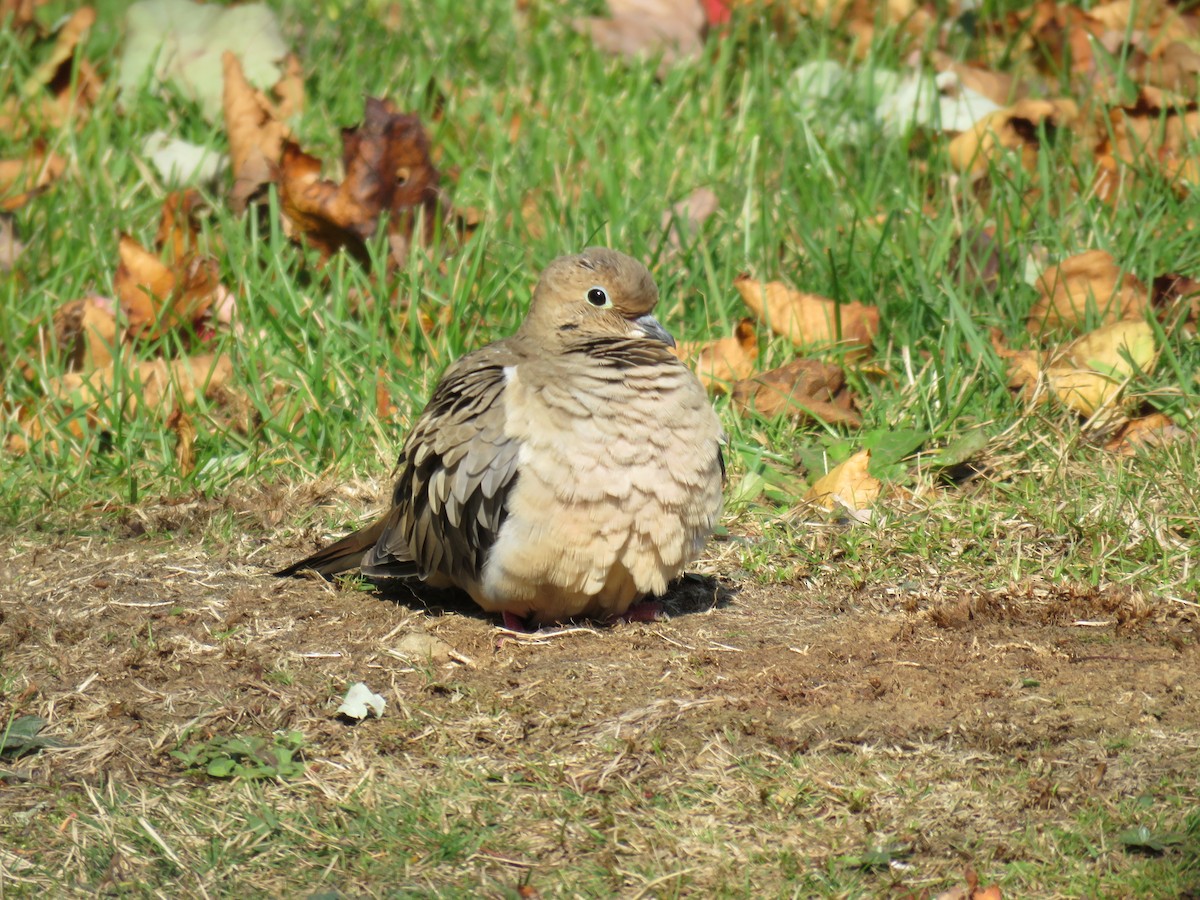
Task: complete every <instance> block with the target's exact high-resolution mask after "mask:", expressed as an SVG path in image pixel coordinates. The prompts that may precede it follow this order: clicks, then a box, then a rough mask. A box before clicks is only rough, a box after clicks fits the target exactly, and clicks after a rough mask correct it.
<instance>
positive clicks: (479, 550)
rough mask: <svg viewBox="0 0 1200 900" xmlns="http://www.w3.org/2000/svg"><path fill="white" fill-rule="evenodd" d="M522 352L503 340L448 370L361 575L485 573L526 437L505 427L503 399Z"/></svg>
mask: <svg viewBox="0 0 1200 900" xmlns="http://www.w3.org/2000/svg"><path fill="white" fill-rule="evenodd" d="M517 362H518V357H517V356H516V355H515V354H514V353H513V352H512V350H511V349H510V348H509V347H508V346H507V344H506V343H505V342H500V343H499V344H492V345H491V346H488V347H484V348H483V349H481V350H478V351H476V352H475V353H471V354H468V355H467V356H465V357H463V358H462V359H460V360H459V361H458V362H457V363H455V364H454V365H453V366H451V367H450V368H449V369H448V370H447V371H446V374H445V375H444V376H443V377H442V380H441V382H440V383H439V384H438V386H437V389H436V390H435V391H434V394H433V397H431V398H430V400H429V404H428V405H427V406H426V407H425V411H424V412H423V413H422V414H421V417H420V418H419V419H418V420H417V423H416V425H415V426H414V427H413V430H412V432H411V433H410V434H409V436H408V440H407V441H405V444H404V449H403V450H402V451H401V453H400V459H399V461H398V462H397V465H396V467H397V470H398V471H399V473H400V475H399V478H398V479H397V481H396V488H395V491H394V493H393V497H392V502H393V509H392V510H391V512H390V513H389V514H388V517H387V524H386V525H385V527H384V530H383V532H382V533H381V534H380V536H379V538H378V540H377V541H376V543H375V546H374V547H373V548H372V549H371V550H370V551H369V552H368V553H367V555H366V556H365V557H364V559H363V565H362V571H363V574H364V575H366V576H368V577H409V576H411V575H414V574H417V575H420V576H421V577H422V578H431V577H433V576H442V577H444V578H449V580H450V581H452V582H453V583H454V584H457V585H459V586H465V585H467V584H470V583H473V582H476V581H478V579H479V575H480V572H481V571H482V570H483V565H484V562H485V561H486V558H487V553H488V550H489V549H491V547H492V545H493V544H494V543H495V541H496V535H497V534H498V533H499V531H500V527H501V525H502V524H503V523H504V519H505V516H506V515H507V503H506V498H507V497H508V494H509V492H510V491H511V490H512V488H513V486H514V484H515V483H516V480H517V455H518V452H519V450H520V444H519V442H518V441H517V440H516V439H514V438H512V437H509V436H507V435H506V434H505V399H504V397H505V388H506V385H507V384H508V381H509V375H508V373H507V372H506V369H508V368H509V367H511V366H515V365H516V364H517Z"/></svg>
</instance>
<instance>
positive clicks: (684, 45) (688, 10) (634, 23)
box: [575, 0, 704, 66]
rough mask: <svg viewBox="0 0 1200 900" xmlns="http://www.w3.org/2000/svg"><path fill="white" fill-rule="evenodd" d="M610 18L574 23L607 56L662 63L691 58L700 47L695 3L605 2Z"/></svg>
mask: <svg viewBox="0 0 1200 900" xmlns="http://www.w3.org/2000/svg"><path fill="white" fill-rule="evenodd" d="M608 8H609V13H610V18H607V19H604V18H599V17H590V18H586V19H578V20H576V21H575V29H576V30H577V31H579V32H581V33H583V34H587V35H590V36H591V38H592V40H593V41H595V43H596V46H598V47H599V48H600V49H601V50H604V51H605V52H607V53H612V54H615V55H618V56H625V57H630V58H636V57H639V56H655V55H658V54H661V55H662V64H663V65H664V66H669V65H671V64H672V63H674V62H675V61H677V60H680V59H687V58H689V57H695V56H698V55H699V54H700V50H701V48H702V47H703V45H704V41H703V29H704V9H703V7H702V6H701V5H700V3H699V0H608Z"/></svg>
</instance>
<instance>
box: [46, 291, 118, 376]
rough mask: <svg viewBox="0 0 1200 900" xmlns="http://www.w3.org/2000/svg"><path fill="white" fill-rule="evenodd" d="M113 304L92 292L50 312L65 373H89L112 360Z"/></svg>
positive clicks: (115, 339) (114, 343)
mask: <svg viewBox="0 0 1200 900" xmlns="http://www.w3.org/2000/svg"><path fill="white" fill-rule="evenodd" d="M115 307H116V304H115V303H113V301H112V300H110V299H109V298H107V297H98V296H96V295H92V296H90V297H84V298H83V299H82V300H72V301H71V302H70V303H65V304H63V305H62V306H60V307H59V308H58V309H57V310H55V312H54V317H53V320H52V321H53V326H54V342H55V344H56V345H57V346H58V348H59V350H60V352H62V353H63V354H64V355H65V356H66V367H67V371H69V372H90V371H91V370H92V369H98V368H101V367H102V366H106V365H108V364H109V363H110V362H111V361H112V354H113V350H114V348H115V347H116V346H117V343H118V341H119V340H120V337H119V331H118V328H117V316H116V308H115Z"/></svg>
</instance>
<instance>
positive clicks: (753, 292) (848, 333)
mask: <svg viewBox="0 0 1200 900" xmlns="http://www.w3.org/2000/svg"><path fill="white" fill-rule="evenodd" d="M734 286H735V287H737V289H738V293H740V294H741V295H742V300H743V301H744V302H745V304H746V305H747V306H748V307H750V309H751V311H752V312H753V313H754V314H755V315H756V316H757V317H758V318H759V320H760V321H762V322H763V323H765V324H766V325H767V326H768V327H769V328H770V329H771V330H772V331H774V332H775V333H776V334H779V335H783V336H784V337H786V338H788V339H789V340H791V342H792V343H794V344H795V345H796V346H797V347H805V348H811V347H818V348H828V347H834V348H838V347H841V348H854V349H855V350H857V351H858V352H860V353H861V352H864V351H865V350H866V349H867V348H868V347H870V346H871V342H872V340H873V339H874V337H875V334H876V332H878V331H879V308H878V307H876V306H868V305H867V304H865V303H860V302H858V301H857V300H856V301H854V302H852V303H837V302H836V301H834V300H830V299H828V298H827V297H821V296H819V295H817V294H806V293H803V292H801V291H797V290H793V289H792V288H790V287H788V286H787V285H786V284H783V283H782V282H779V281H771V282H768V283H766V284H763V283H762V282H761V281H755V280H754V279H752V278H749V277H747V276H744V275H743V276H740V277H739V278H737V279H736V280H735V281H734Z"/></svg>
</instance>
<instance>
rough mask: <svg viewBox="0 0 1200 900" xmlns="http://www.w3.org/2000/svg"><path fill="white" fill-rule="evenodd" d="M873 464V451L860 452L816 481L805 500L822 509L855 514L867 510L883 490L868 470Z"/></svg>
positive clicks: (806, 494)
mask: <svg viewBox="0 0 1200 900" xmlns="http://www.w3.org/2000/svg"><path fill="white" fill-rule="evenodd" d="M870 464H871V451H870V450H859V451H858V452H857V453H855V454H854V455H853V456H851V457H850V458H849V459H847V460H846V461H845V462H843V463H840V464H839V465H836V466H834V467H833V468H832V469H830V470H829V471H828V472H827V473H825V474H824V475H822V476H821V477H820V478H818V479H817V480H816V481H814V482H813V485H812V487H810V488H809V489H808V491H807V493H805V495H804V499H805V500H808V501H811V502H813V503H815V504H816V505H817V506H820V507H821V508H823V509H833V508H834V507H835V506H843V507H845V508H846V509H848V510H851V511H852V512H853V511H856V510H860V509H866V508H867V507H868V506H870V505H871V504H872V503H874V502H875V500H876V499H877V498H878V497H879V492H880V491H881V490H882V489H883V485H882V484H880V482H879V479H878V478H876V477H875V476H874V475H872V474H871V473H870V472H868V471H867V467H868V466H870Z"/></svg>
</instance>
